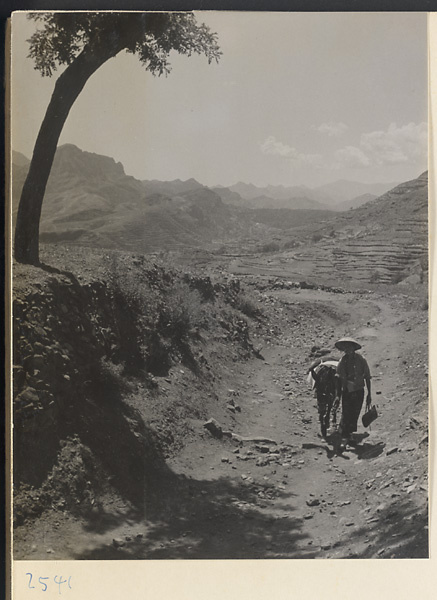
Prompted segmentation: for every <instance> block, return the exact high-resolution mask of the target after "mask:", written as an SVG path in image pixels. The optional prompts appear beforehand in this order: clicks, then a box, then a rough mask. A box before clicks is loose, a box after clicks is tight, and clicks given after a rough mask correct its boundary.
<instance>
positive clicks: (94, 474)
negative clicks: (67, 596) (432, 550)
mask: <svg viewBox="0 0 437 600" xmlns="http://www.w3.org/2000/svg"><path fill="white" fill-rule="evenodd" d="M393 48H396V52H394V51H392V49H393ZM426 70H427V47H426V15H424V14H416V13H404V14H401V13H366V14H363V13H360V14H354V13H347V14H346V13H336V14H322V13H321V14H316V13H308V14H303V13H302V14H299V13H283V14H278V13H263V14H256V13H250V12H248V13H228V12H222V13H202V12H200V13H195V14H191V13H156V14H151V13H38V15H37V16H35V15H32V14H30V15H28V14H25V13H16V14H15V15H14V17H13V21H12V75H11V76H12V79H11V90H12V116H11V131H12V228H13V233H14V234H15V235H14V240H13V267H12V276H13V280H12V288H13V289H12V292H13V339H12V345H13V398H12V403H13V404H12V415H13V424H14V430H13V456H14V463H13V494H14V497H13V528H14V529H13V543H14V548H13V549H14V557H15V559H17V560H89V559H98V560H105V559H110V560H133V559H137V560H138V559H141V560H143V559H248V558H257V559H270V558H278V559H290V558H293V559H305V558H322V559H339V558H342V559H350V558H362V559H371V558H372V559H389V558H427V557H428V418H427V417H428V173H427V113H426V110H427V102H426V98H427V72H426ZM167 75H168V76H167ZM370 410H371V414H372V417H371V418H370V417H367V416H366V415H367V413H368V412H369V411H370ZM371 419H373V420H372V421H371V422H369V421H370V420H371ZM363 421H364V422H363ZM37 585H39V584H37ZM46 585H47V582H46ZM55 585H59V584H56V582H55ZM62 585H64V588H65V589H66V587H67V585H68V578H66V579H65V581H64V582H63V584H62ZM55 589H57V588H55ZM42 591H44V590H42Z"/></svg>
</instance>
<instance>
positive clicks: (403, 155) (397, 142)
mask: <svg viewBox="0 0 437 600" xmlns="http://www.w3.org/2000/svg"><path fill="white" fill-rule="evenodd" d="M427 144H428V126H427V124H426V123H419V124H418V125H416V124H415V123H408V124H407V125H403V126H401V127H398V126H397V125H396V123H392V124H391V125H390V126H389V127H388V129H387V130H386V131H372V132H370V133H363V134H362V135H361V138H360V143H359V146H346V147H345V148H341V149H340V150H337V152H336V153H335V164H334V166H335V168H337V169H338V168H342V167H370V166H378V167H380V166H386V165H399V164H403V163H413V164H415V163H416V164H420V163H423V165H425V162H426V157H427Z"/></svg>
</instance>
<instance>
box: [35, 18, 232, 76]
mask: <svg viewBox="0 0 437 600" xmlns="http://www.w3.org/2000/svg"><path fill="white" fill-rule="evenodd" d="M28 18H29V19H32V20H34V21H36V22H41V23H43V25H44V27H43V29H40V30H38V31H37V32H36V33H34V34H33V35H32V37H31V38H30V39H29V44H30V52H29V58H32V59H33V60H34V62H35V69H37V70H38V71H40V73H41V74H42V75H43V76H48V77H51V76H52V74H53V72H54V71H56V70H57V68H58V66H61V65H70V64H71V63H72V62H73V61H74V59H75V58H76V57H77V56H78V54H79V53H80V52H81V51H82V50H84V49H87V50H88V49H89V50H91V51H92V50H93V49H94V50H95V49H96V48H99V47H101V46H103V47H104V46H105V45H106V46H108V47H111V46H112V45H113V44H116V45H121V48H120V49H125V50H126V51H127V52H130V53H132V54H135V55H137V56H138V58H139V60H140V62H141V63H142V64H143V65H144V66H145V68H146V69H147V70H148V71H151V72H152V73H153V74H154V75H162V74H163V73H166V74H167V73H169V72H170V70H171V66H170V63H169V55H170V52H171V51H172V50H175V51H176V52H178V53H179V54H185V55H186V56H191V55H192V54H193V53H197V54H205V55H206V57H207V58H208V62H212V61H213V60H215V61H217V60H218V59H219V57H220V55H221V51H220V48H219V46H218V43H217V35H216V34H215V33H212V32H211V31H210V29H209V28H208V27H207V26H206V25H205V24H200V25H199V24H198V23H197V21H196V18H195V16H194V15H193V13H116V12H108V13H89V12H84V13H81V12H75V13H56V12H55V13H30V14H29V15H28Z"/></svg>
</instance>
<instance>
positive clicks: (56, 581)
mask: <svg viewBox="0 0 437 600" xmlns="http://www.w3.org/2000/svg"><path fill="white" fill-rule="evenodd" d="M26 575H28V576H29V583H28V588H29V589H30V590H34V589H36V586H35V585H32V579H33V575H32V573H26ZM49 580H50V577H38V583H39V584H40V586H41V590H42V591H43V592H46V591H47V588H48V584H47V583H46V581H49ZM53 582H54V584H55V585H57V586H59V593H61V589H62V588H61V586H62V584H64V583H66V584H68V587H69V588H70V590H71V575H70V577H69V578H68V579H64V578H63V576H62V575H55V576H54V577H53Z"/></svg>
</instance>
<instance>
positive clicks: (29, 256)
mask: <svg viewBox="0 0 437 600" xmlns="http://www.w3.org/2000/svg"><path fill="white" fill-rule="evenodd" d="M121 49H122V45H121V44H110V43H109V42H108V43H107V45H105V46H100V47H99V48H93V49H92V50H91V49H89V48H85V49H84V50H83V51H82V52H81V54H79V55H78V56H77V58H75V59H74V61H73V62H72V63H71V64H70V65H69V66H68V67H67V68H66V69H65V71H64V72H63V73H62V74H61V75H60V76H59V77H58V79H57V81H56V85H55V89H54V91H53V94H52V97H51V99H50V103H49V105H48V107H47V111H46V114H45V116H44V120H43V122H42V124H41V127H40V130H39V133H38V137H37V139H36V143H35V147H34V150H33V155H32V160H31V162H30V166H29V172H28V174H27V177H26V181H25V182H24V186H23V190H22V192H21V198H20V203H19V205H18V213H17V222H16V227H15V242H14V255H15V259H16V260H17V261H18V262H22V263H27V264H34V265H36V264H38V263H39V222H40V217H41V208H42V202H43V199H44V194H45V190H46V186H47V181H48V178H49V175H50V170H51V168H52V164H53V159H54V157H55V152H56V147H57V144H58V140H59V136H60V135H61V131H62V128H63V126H64V123H65V121H66V119H67V117H68V113H69V112H70V109H71V107H72V106H73V104H74V102H75V100H76V98H77V97H78V95H79V94H80V92H81V91H82V89H83V87H84V85H85V83H86V82H87V81H88V79H89V77H90V76H91V75H92V74H93V73H94V72H95V71H96V70H97V69H98V68H99V67H100V66H101V65H102V64H103V63H105V62H106V61H107V60H108V59H109V58H112V57H113V56H115V55H116V54H117V53H118V52H120V50H121Z"/></svg>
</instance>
